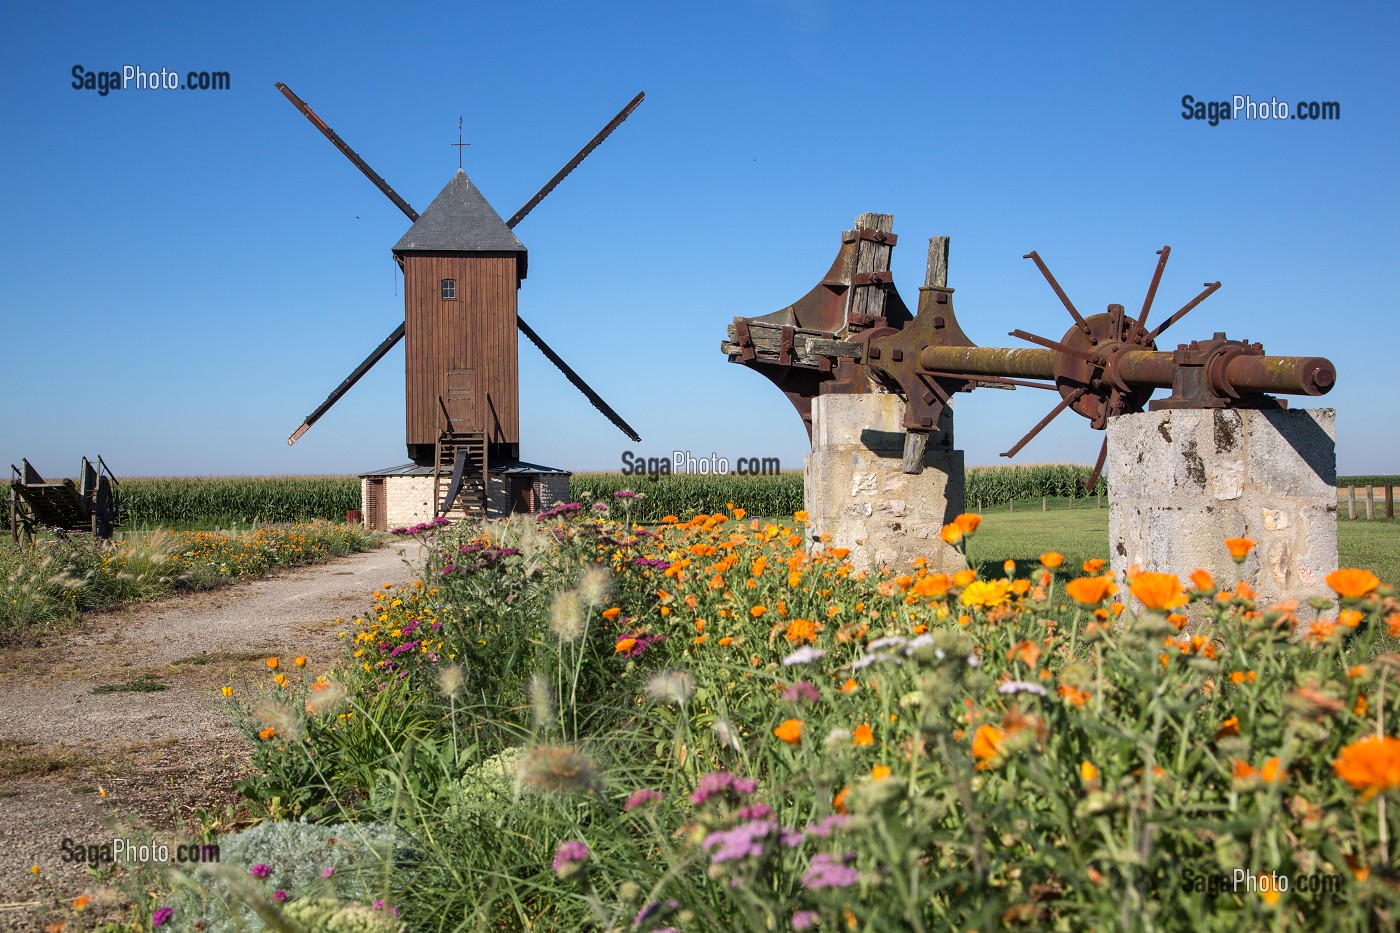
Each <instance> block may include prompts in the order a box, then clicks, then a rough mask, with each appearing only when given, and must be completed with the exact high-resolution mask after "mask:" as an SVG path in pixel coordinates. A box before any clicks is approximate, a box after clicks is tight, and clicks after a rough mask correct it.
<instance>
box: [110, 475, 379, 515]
mask: <svg viewBox="0 0 1400 933" xmlns="http://www.w3.org/2000/svg"><path fill="white" fill-rule="evenodd" d="M359 507H360V481H359V479H357V478H356V477H354V476H204V477H193V476H189V477H151V478H133V479H124V480H122V481H121V510H120V512H119V513H118V521H119V522H120V523H121V524H122V525H124V526H126V527H128V528H142V527H145V528H150V527H165V528H174V527H178V528H189V527H199V528H207V527H211V526H213V525H215V524H218V523H230V524H231V523H233V522H239V523H242V524H248V523H251V522H253V521H260V522H307V521H312V520H315V519H323V520H326V521H344V520H345V511H346V510H347V509H358V508H359Z"/></svg>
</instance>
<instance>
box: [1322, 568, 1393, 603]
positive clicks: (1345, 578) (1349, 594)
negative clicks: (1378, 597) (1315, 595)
mask: <svg viewBox="0 0 1400 933" xmlns="http://www.w3.org/2000/svg"><path fill="white" fill-rule="evenodd" d="M1323 579H1325V580H1326V581H1327V585H1328V586H1330V587H1332V589H1333V591H1335V592H1336V594H1337V595H1338V596H1340V597H1341V598H1342V599H1360V598H1361V597H1363V596H1365V595H1366V594H1367V593H1369V592H1371V591H1372V590H1374V589H1375V588H1376V587H1378V586H1380V585H1381V581H1380V579H1379V578H1378V577H1377V576H1376V575H1375V574H1374V573H1372V572H1371V571H1369V570H1357V569H1356V568H1354V567H1343V568H1342V569H1340V570H1334V571H1332V572H1331V573H1329V574H1328V575H1327V576H1326V577H1324V578H1323Z"/></svg>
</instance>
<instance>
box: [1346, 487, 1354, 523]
mask: <svg viewBox="0 0 1400 933" xmlns="http://www.w3.org/2000/svg"><path fill="white" fill-rule="evenodd" d="M1347 518H1348V519H1349V520H1350V521H1353V522H1354V521H1356V487H1355V486H1348V487H1347Z"/></svg>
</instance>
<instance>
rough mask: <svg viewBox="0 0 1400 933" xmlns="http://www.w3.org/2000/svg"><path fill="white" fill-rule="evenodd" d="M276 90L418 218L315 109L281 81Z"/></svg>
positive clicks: (397, 203)
mask: <svg viewBox="0 0 1400 933" xmlns="http://www.w3.org/2000/svg"><path fill="white" fill-rule="evenodd" d="M277 90H279V91H281V92H282V96H283V97H285V98H287V100H289V101H291V102H292V106H293V107H296V108H297V109H298V110H300V111H301V112H302V114H303V115H304V116H305V117H306V119H308V120H310V121H311V125H312V126H314V127H316V129H318V130H320V131H321V133H322V135H324V136H325V137H326V138H327V139H329V140H330V141H331V143H332V144H333V145H334V146H335V148H337V149H339V150H340V151H341V152H342V153H344V155H345V158H347V159H349V160H350V161H351V162H353V163H354V165H355V168H357V169H359V170H360V171H361V172H364V174H365V177H366V178H368V179H369V180H370V181H372V182H374V186H375V187H376V188H378V189H379V190H380V191H382V192H384V194H385V195H387V196H388V198H389V200H390V201H393V202H394V206H395V207H397V208H398V209H399V210H401V211H403V212H404V214H405V215H407V217H408V219H409V220H413V221H416V220H417V219H418V212H417V211H415V210H414V209H413V208H412V207H409V204H408V202H407V201H405V200H404V199H403V198H401V197H399V193H398V192H397V191H395V190H394V189H393V188H391V187H389V183H388V182H387V181H385V180H384V179H383V178H382V177H381V176H380V175H379V173H378V172H376V171H375V170H374V169H372V168H370V167H369V163H367V162H365V160H364V159H362V158H360V155H359V153H357V152H356V151H355V150H354V149H351V148H350V147H349V146H348V145H346V143H345V140H343V139H341V138H340V137H339V136H337V135H336V132H335V130H333V129H331V128H330V127H329V126H326V123H325V121H324V120H322V119H321V118H320V117H318V116H316V113H315V111H313V110H312V109H311V108H310V107H308V106H307V105H306V101H304V100H302V99H301V98H300V97H298V96H296V94H294V93H292V89H291V88H289V87H287V85H285V84H283V83H282V82H281V81H278V82H277Z"/></svg>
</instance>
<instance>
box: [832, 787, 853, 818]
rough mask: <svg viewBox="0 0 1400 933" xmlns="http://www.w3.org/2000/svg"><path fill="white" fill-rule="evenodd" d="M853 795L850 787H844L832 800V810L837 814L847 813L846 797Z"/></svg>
mask: <svg viewBox="0 0 1400 933" xmlns="http://www.w3.org/2000/svg"><path fill="white" fill-rule="evenodd" d="M850 793H851V789H850V788H849V787H843V788H841V789H840V790H838V791H837V792H836V796H835V797H832V798H831V809H833V810H835V811H836V812H837V813H845V812H846V797H847V796H848V795H849V794H850Z"/></svg>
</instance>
